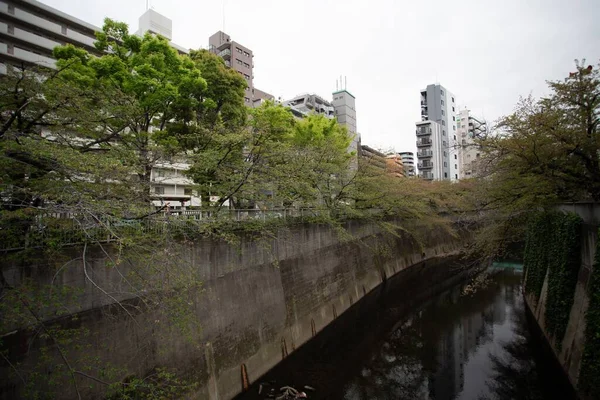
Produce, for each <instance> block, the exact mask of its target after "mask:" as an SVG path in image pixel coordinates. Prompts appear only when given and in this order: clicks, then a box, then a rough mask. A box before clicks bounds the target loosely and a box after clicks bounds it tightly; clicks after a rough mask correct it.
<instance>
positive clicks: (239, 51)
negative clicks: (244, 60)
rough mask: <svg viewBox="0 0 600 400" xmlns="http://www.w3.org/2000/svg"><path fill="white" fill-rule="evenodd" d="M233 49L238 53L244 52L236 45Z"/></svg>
mask: <svg viewBox="0 0 600 400" xmlns="http://www.w3.org/2000/svg"><path fill="white" fill-rule="evenodd" d="M235 51H237V52H238V53H240V54H243V53H244V52H243V51H242V49H240V48H239V47H236V48H235Z"/></svg>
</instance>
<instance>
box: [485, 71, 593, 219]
mask: <svg viewBox="0 0 600 400" xmlns="http://www.w3.org/2000/svg"><path fill="white" fill-rule="evenodd" d="M548 85H549V87H550V89H551V94H550V95H549V96H548V97H546V98H542V99H540V100H538V101H536V100H534V99H533V98H531V97H528V98H524V99H521V101H520V102H519V103H518V105H517V108H516V110H515V112H514V113H513V114H511V115H509V116H507V117H504V118H502V119H501V120H500V122H499V124H498V128H497V131H496V133H495V135H493V136H489V137H487V138H484V139H483V140H481V141H480V144H481V146H482V149H483V151H484V152H485V153H486V155H487V163H486V166H487V167H488V176H489V181H490V182H489V183H490V184H489V185H488V186H489V189H490V190H491V192H490V194H491V197H492V198H491V199H490V201H491V202H493V203H496V204H504V205H507V206H508V205H510V206H511V207H513V208H520V209H523V208H525V207H531V206H533V205H540V204H541V203H545V204H552V203H555V202H556V201H558V200H580V199H582V198H592V199H594V200H600V160H599V159H598V154H599V151H600V135H599V132H598V121H599V112H600V73H599V72H598V69H594V68H593V67H592V66H588V67H583V66H581V65H577V71H576V72H574V73H571V74H570V75H569V77H568V78H566V79H565V80H564V81H557V82H549V83H548Z"/></svg>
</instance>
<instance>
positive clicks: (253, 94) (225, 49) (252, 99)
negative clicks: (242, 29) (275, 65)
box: [208, 31, 274, 107]
mask: <svg viewBox="0 0 600 400" xmlns="http://www.w3.org/2000/svg"><path fill="white" fill-rule="evenodd" d="M208 49H209V51H211V52H212V53H214V54H216V55H218V56H219V57H221V58H223V60H224V61H225V65H227V66H228V67H230V68H233V69H234V70H236V71H237V72H238V73H239V74H240V75H242V76H243V77H244V79H246V82H247V84H248V87H246V93H245V96H244V101H245V102H246V105H247V106H248V107H257V106H259V105H260V104H261V103H262V102H263V101H266V100H273V99H274V96H273V95H271V94H269V93H266V92H264V91H262V90H259V89H256V88H255V87H254V54H253V53H252V50H250V49H249V48H248V47H246V46H244V45H242V44H240V43H239V42H236V41H234V40H232V39H231V36H229V35H228V34H226V33H225V32H222V31H218V32H217V33H215V34H213V35H212V36H211V37H209V38H208Z"/></svg>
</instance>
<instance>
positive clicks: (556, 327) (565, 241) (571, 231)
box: [545, 213, 581, 349]
mask: <svg viewBox="0 0 600 400" xmlns="http://www.w3.org/2000/svg"><path fill="white" fill-rule="evenodd" d="M550 218H551V219H552V237H551V238H552V239H551V244H550V252H549V257H548V269H549V274H548V298H547V300H546V314H545V317H546V329H547V331H548V333H549V334H550V335H551V336H552V337H554V338H555V339H556V345H557V346H558V348H559V349H560V348H561V345H562V340H563V338H564V336H565V332H566V331H567V324H568V323H569V314H570V312H571V307H572V306H573V298H574V295H575V286H576V285H577V275H578V273H579V266H580V265H581V218H580V217H579V216H577V215H575V214H571V213H568V214H563V213H553V214H551V215H550Z"/></svg>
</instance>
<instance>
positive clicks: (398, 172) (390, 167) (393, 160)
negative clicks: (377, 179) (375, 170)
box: [385, 154, 406, 178]
mask: <svg viewBox="0 0 600 400" xmlns="http://www.w3.org/2000/svg"><path fill="white" fill-rule="evenodd" d="M385 164H386V171H387V173H388V174H390V175H392V176H395V177H396V178H404V177H405V176H406V171H405V170H404V163H403V162H402V156H401V155H400V154H388V155H387V156H386V157H385Z"/></svg>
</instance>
